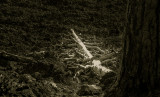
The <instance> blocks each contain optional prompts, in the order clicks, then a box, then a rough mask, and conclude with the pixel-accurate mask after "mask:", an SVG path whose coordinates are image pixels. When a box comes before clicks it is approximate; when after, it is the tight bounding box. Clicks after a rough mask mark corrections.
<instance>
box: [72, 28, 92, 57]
mask: <svg viewBox="0 0 160 97" xmlns="http://www.w3.org/2000/svg"><path fill="white" fill-rule="evenodd" d="M71 31H72V34H73V36H74V38H75V39H76V41H77V43H78V44H79V45H80V46H81V47H82V49H83V50H84V52H85V53H86V54H87V55H88V57H89V58H92V57H93V55H92V54H91V53H90V52H89V51H88V50H87V48H86V46H85V45H84V43H83V42H82V41H81V40H80V39H79V38H78V36H77V35H76V33H75V32H74V30H73V29H71Z"/></svg>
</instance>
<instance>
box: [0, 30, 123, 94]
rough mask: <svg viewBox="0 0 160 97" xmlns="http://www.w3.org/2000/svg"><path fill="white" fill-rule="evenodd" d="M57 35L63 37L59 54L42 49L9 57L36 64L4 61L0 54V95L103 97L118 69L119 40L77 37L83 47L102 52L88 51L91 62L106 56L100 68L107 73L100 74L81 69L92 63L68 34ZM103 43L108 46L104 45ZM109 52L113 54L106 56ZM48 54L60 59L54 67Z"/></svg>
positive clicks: (89, 69) (91, 70) (93, 36)
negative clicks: (89, 46) (28, 59)
mask: <svg viewBox="0 0 160 97" xmlns="http://www.w3.org/2000/svg"><path fill="white" fill-rule="evenodd" d="M61 36H62V37H63V39H62V41H61V45H60V46H59V47H57V49H61V52H60V53H56V52H55V51H52V49H50V50H48V49H45V48H44V49H43V50H41V51H34V52H30V53H28V54H25V56H24V55H16V54H13V55H15V56H16V57H17V56H18V57H22V56H23V57H24V59H27V58H32V60H38V63H34V62H32V61H31V62H30V61H29V62H24V61H23V60H22V61H21V59H20V60H16V59H15V58H13V59H11V58H10V59H9V60H6V59H5V58H4V55H3V54H1V57H2V59H1V61H2V62H3V64H2V65H1V66H0V72H1V74H0V77H1V81H0V84H1V89H0V91H1V96H23V95H24V96H33V97H34V96H42V95H43V96H52V97H62V96H66V97H69V96H72V97H78V96H83V97H85V96H93V97H101V96H102V97H103V93H104V92H103V91H104V90H105V89H107V88H109V87H110V86H111V85H112V84H113V82H114V81H115V79H116V73H118V69H119V67H120V66H119V65H120V53H121V46H120V41H117V39H118V37H116V40H115V41H114V38H115V37H114V38H113V37H108V38H107V39H106V38H105V39H103V38H102V37H97V36H95V35H88V34H86V35H82V34H80V33H79V34H78V36H79V38H80V39H81V40H82V41H83V42H84V44H86V46H87V45H91V47H92V46H94V47H95V46H96V47H99V48H100V49H101V50H103V51H104V53H102V52H100V51H99V50H97V49H95V48H88V49H89V51H90V52H91V54H92V55H93V56H95V57H94V58H95V59H99V58H100V57H101V56H107V58H106V59H104V60H105V62H104V63H103V64H102V66H104V68H105V69H107V70H109V71H108V72H103V71H102V70H101V69H99V68H98V67H88V68H84V67H83V66H92V65H93V64H92V60H87V55H85V53H84V51H83V49H82V48H80V47H79V45H78V44H77V43H76V42H75V41H74V39H73V37H72V36H71V33H66V34H62V35H61ZM107 40H108V44H107V45H108V46H106V45H105V44H104V43H106V41H107ZM104 41H105V42H104ZM110 41H112V42H110ZM113 41H114V42H113ZM113 43H116V44H113ZM116 45H119V46H116ZM112 53H115V55H112V56H110V54H112ZM52 54H53V55H54V54H58V55H56V56H57V57H58V59H60V60H59V64H58V65H57V64H55V63H54V61H52V60H55V59H57V58H54V57H51V56H52ZM8 56H9V55H8ZM54 56H55V55H54ZM11 57H12V56H11ZM3 58H4V59H3ZM39 61H40V62H39ZM56 63H57V62H56Z"/></svg>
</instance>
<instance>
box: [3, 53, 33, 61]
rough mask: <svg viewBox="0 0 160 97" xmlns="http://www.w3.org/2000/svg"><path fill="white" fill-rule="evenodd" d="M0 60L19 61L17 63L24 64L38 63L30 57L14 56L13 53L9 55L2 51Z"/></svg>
mask: <svg viewBox="0 0 160 97" xmlns="http://www.w3.org/2000/svg"><path fill="white" fill-rule="evenodd" d="M0 58H2V59H6V60H9V61H17V62H24V63H36V61H35V60H33V59H32V58H30V57H24V56H18V55H14V54H11V53H7V52H5V51H0Z"/></svg>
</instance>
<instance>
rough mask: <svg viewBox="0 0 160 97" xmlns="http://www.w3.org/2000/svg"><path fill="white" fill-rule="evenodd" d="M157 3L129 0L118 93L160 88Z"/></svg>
mask: <svg viewBox="0 0 160 97" xmlns="http://www.w3.org/2000/svg"><path fill="white" fill-rule="evenodd" d="M158 5H159V0H130V1H129V3H128V11H127V14H126V15H127V27H126V33H125V38H124V42H125V43H124V54H123V62H122V70H121V74H120V78H119V81H118V86H117V89H116V93H117V95H116V97H148V96H149V97H150V96H153V95H154V93H155V91H156V90H158V89H159V88H160V84H159V83H160V66H159V62H158V60H159V31H160V30H159V28H160V25H159V6H158ZM111 97H113V95H112V96H111ZM154 97H158V96H157V95H156V96H155V95H154Z"/></svg>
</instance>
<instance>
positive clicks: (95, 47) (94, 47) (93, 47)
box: [86, 45, 105, 54]
mask: <svg viewBox="0 0 160 97" xmlns="http://www.w3.org/2000/svg"><path fill="white" fill-rule="evenodd" d="M86 47H87V48H92V49H97V50H98V51H100V52H101V53H103V54H104V53H105V51H103V50H101V49H100V48H99V47H97V46H88V45H86Z"/></svg>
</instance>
